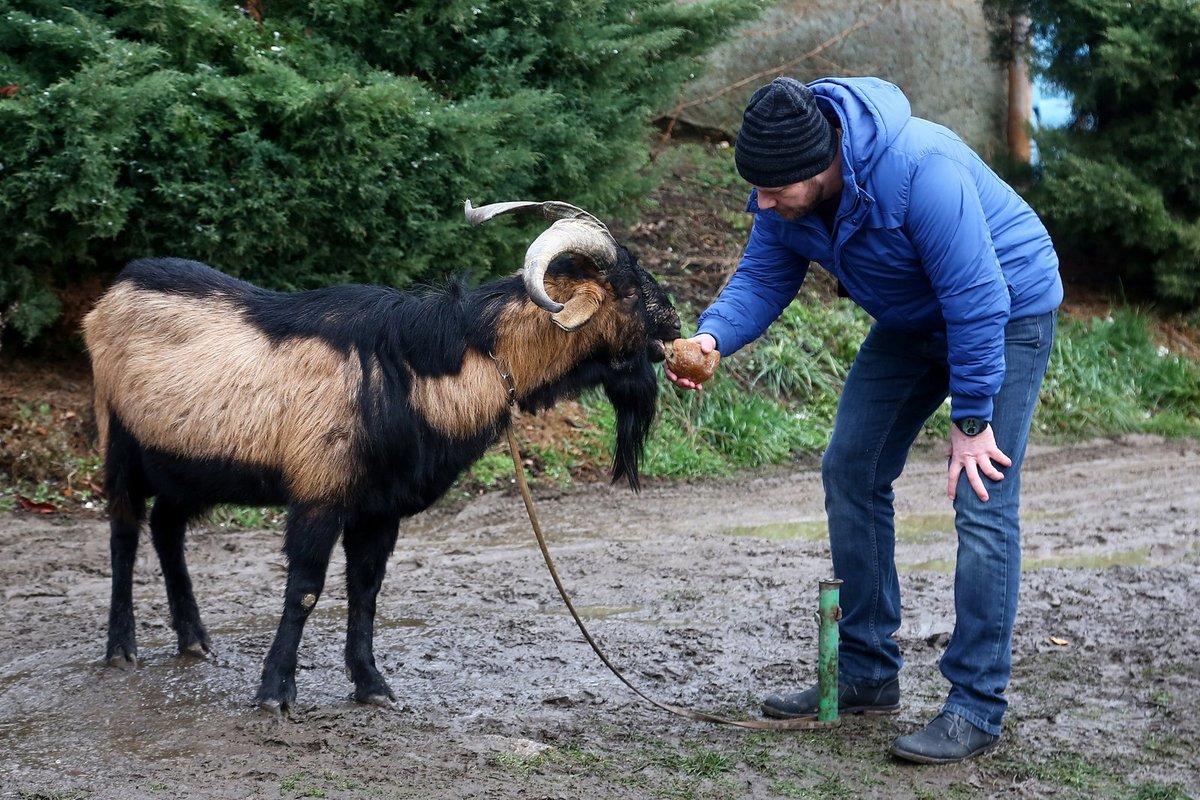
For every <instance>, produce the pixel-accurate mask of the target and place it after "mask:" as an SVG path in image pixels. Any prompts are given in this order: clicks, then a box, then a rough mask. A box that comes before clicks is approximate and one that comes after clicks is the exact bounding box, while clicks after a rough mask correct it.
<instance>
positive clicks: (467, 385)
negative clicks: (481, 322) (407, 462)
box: [411, 278, 628, 438]
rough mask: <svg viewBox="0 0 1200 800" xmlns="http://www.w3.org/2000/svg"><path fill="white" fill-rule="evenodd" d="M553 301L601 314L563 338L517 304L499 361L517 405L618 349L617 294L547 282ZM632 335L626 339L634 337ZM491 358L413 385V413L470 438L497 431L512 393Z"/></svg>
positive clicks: (470, 357)
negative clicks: (598, 353) (612, 345)
mask: <svg viewBox="0 0 1200 800" xmlns="http://www.w3.org/2000/svg"><path fill="white" fill-rule="evenodd" d="M546 290H547V292H548V293H549V294H550V296H551V297H554V298H555V299H559V300H560V302H564V300H563V299H561V298H570V297H577V298H579V299H581V300H583V301H584V302H586V303H587V304H589V305H591V306H599V308H598V310H597V311H596V312H595V314H593V315H592V316H591V319H589V320H587V322H586V323H584V324H583V325H582V327H580V328H579V329H578V330H576V331H571V332H568V331H564V330H563V329H562V328H560V327H559V326H558V325H556V324H555V323H554V322H553V320H552V319H551V315H550V314H549V313H547V312H546V311H545V310H543V309H541V308H538V307H537V306H536V305H534V304H533V303H531V302H528V301H522V302H513V303H511V304H510V305H509V306H508V308H507V309H505V310H504V311H503V312H502V313H501V314H500V318H499V321H498V324H497V330H496V352H495V356H496V359H498V361H499V365H500V366H501V367H502V368H504V369H507V370H508V372H509V374H510V375H511V376H512V380H513V384H514V385H515V386H516V389H517V396H518V397H522V398H523V397H526V396H528V395H529V394H530V393H531V392H533V391H535V390H537V389H539V388H541V387H543V386H545V385H546V384H548V383H552V382H554V381H556V380H558V379H560V378H562V377H563V375H565V374H566V373H567V371H568V370H570V369H571V368H572V367H574V366H575V365H576V364H578V363H579V362H580V361H582V360H583V359H584V358H585V357H586V356H587V355H589V354H590V353H592V352H593V351H595V350H596V349H597V347H599V345H600V344H601V342H604V341H617V340H618V339H617V338H616V336H617V331H618V329H619V327H620V325H621V324H622V323H624V324H626V325H627V324H628V322H627V321H625V320H622V319H621V317H620V314H619V312H618V310H617V308H616V305H615V299H614V298H613V296H612V294H611V292H609V291H607V290H606V289H604V288H602V287H600V285H598V284H596V283H594V282H590V281H589V282H582V283H581V282H580V281H577V280H576V281H571V280H568V279H565V278H559V279H557V280H554V279H548V280H547V281H546ZM627 335H628V334H626V336H627ZM497 366H498V365H497V363H496V361H494V360H493V359H492V358H491V357H490V356H489V355H488V354H487V353H478V352H474V351H469V352H468V353H467V355H466V358H465V359H464V360H463V366H462V369H461V370H460V371H459V372H458V373H457V374H455V375H446V376H443V377H440V378H420V377H416V376H414V377H413V391H412V398H411V402H412V406H413V408H414V409H415V410H416V411H417V413H419V414H421V415H422V416H423V417H425V419H427V420H428V421H429V423H430V424H431V425H432V426H433V427H434V428H436V429H437V430H439V431H441V432H442V433H445V434H446V435H448V436H452V437H455V438H464V437H466V436H468V435H473V434H475V433H477V432H478V431H479V430H481V429H482V428H483V427H484V426H486V425H489V424H491V423H492V422H493V421H494V420H496V419H497V418H499V417H500V415H501V414H503V413H504V410H505V407H506V406H507V405H508V395H507V387H506V386H505V384H504V381H503V379H502V378H501V377H500V372H499V370H498V369H497Z"/></svg>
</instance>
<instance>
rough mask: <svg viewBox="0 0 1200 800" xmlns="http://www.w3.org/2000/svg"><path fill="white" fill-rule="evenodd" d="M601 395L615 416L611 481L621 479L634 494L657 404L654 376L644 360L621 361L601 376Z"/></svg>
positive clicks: (652, 366)
mask: <svg viewBox="0 0 1200 800" xmlns="http://www.w3.org/2000/svg"><path fill="white" fill-rule="evenodd" d="M604 393H605V394H607V395H608V400H609V402H610V403H612V406H613V410H614V411H616V414H617V441H616V443H615V445H614V447H613V464H612V482H613V483H616V482H618V481H619V480H621V478H624V479H625V480H626V481H628V482H629V488H630V489H633V490H634V491H635V492H636V491H639V490H640V489H641V478H640V475H639V471H638V467H639V466H640V464H641V461H642V456H643V455H644V453H645V450H646V438H647V437H648V436H649V435H650V427H651V426H652V425H653V424H654V413H655V409H656V408H657V405H658V374H657V372H655V369H654V365H653V364H651V363H650V361H649V359H647V358H636V359H631V360H629V361H626V362H623V363H621V364H620V366H618V367H617V368H616V369H612V370H610V371H608V373H607V374H606V375H605V377H604Z"/></svg>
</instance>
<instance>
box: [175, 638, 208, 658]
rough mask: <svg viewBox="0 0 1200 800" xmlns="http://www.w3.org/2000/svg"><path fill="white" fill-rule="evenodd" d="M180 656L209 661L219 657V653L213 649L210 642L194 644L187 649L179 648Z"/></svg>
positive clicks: (186, 647) (187, 646)
mask: <svg viewBox="0 0 1200 800" xmlns="http://www.w3.org/2000/svg"><path fill="white" fill-rule="evenodd" d="M179 655H181V656H188V657H189V658H197V659H199V660H201V661H208V660H209V659H215V658H216V657H217V651H216V650H214V649H213V646H212V644H210V643H209V642H192V643H191V644H189V645H186V646H185V647H181V648H179Z"/></svg>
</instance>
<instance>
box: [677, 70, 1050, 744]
mask: <svg viewBox="0 0 1200 800" xmlns="http://www.w3.org/2000/svg"><path fill="white" fill-rule="evenodd" d="M736 148H737V149H736V154H735V158H736V164H737V168H738V172H739V173H740V174H741V175H742V177H743V178H744V179H745V180H746V181H747V182H748V183H749V184H750V185H751V186H752V191H751V193H750V200H749V203H748V205H747V210H748V211H749V212H751V213H752V214H754V227H753V230H752V231H751V233H750V241H749V243H748V244H747V246H746V250H745V253H744V254H743V256H742V259H741V263H740V264H739V266H738V269H737V272H736V273H735V274H734V275H733V277H732V278H731V279H730V281H729V283H728V284H727V285H726V287H725V288H724V289H723V290H722V291H721V293H720V295H719V296H718V297H717V299H716V300H715V301H714V302H713V304H712V305H711V306H710V307H709V308H708V309H707V310H706V311H705V312H704V313H703V314H702V315H701V316H700V323H699V326H698V333H697V335H696V336H695V337H694V338H695V339H696V340H697V341H698V342H699V343H700V345H701V347H702V348H703V349H704V350H705V351H706V352H708V351H711V350H713V349H718V350H720V351H721V352H722V353H723V354H724V355H726V356H728V355H730V354H732V353H734V352H736V351H737V350H738V349H740V348H741V347H742V346H744V345H746V344H748V343H749V342H751V341H753V340H754V339H756V338H757V337H759V336H760V335H761V334H762V333H763V332H764V331H765V330H766V328H767V326H769V325H770V324H771V323H772V322H773V321H774V320H775V319H776V318H777V317H778V316H779V315H780V313H782V311H783V309H784V308H785V307H786V306H787V305H788V304H789V303H790V302H791V301H792V299H793V298H794V297H795V296H796V292H797V290H798V289H799V287H800V284H801V282H802V281H803V280H804V276H805V273H806V272H807V270H808V266H809V261H810V260H811V261H815V262H817V263H818V264H820V265H821V266H822V267H824V268H825V269H826V270H828V271H829V272H831V273H832V274H833V275H834V276H835V277H836V278H837V280H838V283H839V286H840V287H841V288H842V289H843V290H844V292H845V293H846V294H848V295H849V297H850V298H851V299H852V300H853V301H854V302H855V303H857V304H858V305H860V306H861V307H862V308H863V309H865V310H866V311H867V312H868V313H870V314H871V316H872V317H874V319H875V324H874V325H873V327H872V329H871V332H870V333H869V334H868V335H867V338H866V340H865V341H864V342H863V343H862V346H861V348H860V350H859V352H858V355H857V357H856V358H855V360H854V366H853V367H852V368H851V370H850V373H849V375H848V376H847V378H846V383H845V386H844V388H843V391H842V397H841V401H840V403H839V406H838V412H837V420H836V422H835V424H834V430H833V436H832V438H831V439H830V441H829V446H828V448H827V449H826V451H825V454H824V457H823V458H822V462H821V473H822V478H823V481H824V485H825V510H826V515H827V517H828V521H829V539H830V547H831V552H832V557H833V567H834V573H835V575H836V576H837V577H838V578H841V579H842V580H843V581H844V584H843V586H842V589H841V605H842V614H843V616H842V621H841V649H840V682H839V689H840V692H839V707H840V710H841V711H842V712H843V713H849V714H854V713H862V714H889V713H896V712H897V711H898V710H899V706H900V687H899V681H898V678H897V676H898V674H899V671H900V667H901V665H902V663H903V661H902V658H901V654H900V648H899V645H898V644H897V643H896V640H895V638H894V635H895V633H896V630H897V629H898V628H899V627H900V584H899V579H898V577H897V573H896V566H895V558H894V553H895V542H896V535H895V526H894V509H893V492H892V482H893V481H894V480H895V479H896V478H897V477H898V476H899V475H900V472H901V470H902V469H903V468H904V463H905V460H906V458H907V456H908V452H909V449H910V447H911V446H912V444H913V442H914V441H915V440H916V437H917V435H918V433H919V432H920V431H921V428H922V426H923V425H924V423H925V421H926V420H927V419H928V418H929V417H930V416H931V415H932V414H933V413H934V411H936V410H937V409H938V407H940V406H941V405H942V404H943V402H945V400H946V398H947V397H949V401H950V417H951V419H952V420H953V426H952V427H951V429H950V432H949V434H950V448H949V453H950V457H949V466H948V474H947V493H948V495H949V497H950V499H951V500H952V501H953V504H954V512H955V526H956V528H957V532H958V558H957V566H956V569H955V578H954V610H955V626H954V633H953V635H952V637H951V639H950V643H949V645H948V646H947V648H946V652H945V653H944V654H943V656H942V659H941V671H942V674H943V675H944V676H945V677H946V678H947V680H949V682H950V693H949V696H948V697H947V699H946V702H945V704H944V705H943V707H942V711H941V713H940V714H939V715H938V716H937V717H936V718H935V719H934V720H933V721H932V722H930V723H929V724H928V725H927V726H926V727H925V728H923V729H922V730H919V731H917V732H915V733H913V734H910V735H907V736H901V737H900V738H898V739H897V740H896V742H895V743H894V745H893V746H892V749H891V752H892V754H894V755H896V756H899V757H902V758H905V759H909V760H912V761H918V762H922V763H949V762H954V761H960V760H962V759H964V758H970V757H971V756H975V755H979V754H981V753H984V752H987V751H988V750H991V749H993V748H994V747H995V746H996V745H997V744H998V743H999V740H1000V723H1001V718H1002V717H1003V715H1004V711H1005V709H1006V707H1007V700H1006V698H1005V694H1004V693H1005V688H1006V687H1007V685H1008V680H1009V675H1010V672H1011V666H1012V647H1011V643H1012V630H1013V621H1014V619H1015V617H1016V611H1017V593H1018V590H1019V586H1020V577H1021V548H1020V522H1019V518H1018V505H1019V494H1020V488H1021V462H1022V460H1023V459H1024V456H1025V446H1026V442H1027V440H1028V437H1029V428H1030V423H1031V420H1032V417H1033V411H1034V407H1035V405H1036V403H1037V398H1038V391H1039V388H1040V386H1041V383H1042V377H1043V376H1044V374H1045V371H1046V364H1047V361H1048V359H1049V356H1050V349H1051V345H1052V343H1053V340H1054V330H1055V322H1056V314H1057V308H1058V305H1059V303H1060V302H1061V300H1062V282H1061V280H1060V278H1059V274H1058V259H1057V256H1056V255H1055V253H1054V247H1053V245H1052V243H1051V241H1050V237H1049V235H1048V234H1047V232H1046V229H1045V227H1044V226H1043V225H1042V223H1041V221H1040V220H1039V219H1038V217H1037V215H1036V214H1035V213H1034V211H1033V210H1032V209H1031V208H1030V207H1029V206H1028V205H1027V204H1026V203H1025V202H1024V201H1023V200H1022V199H1021V198H1020V197H1019V196H1018V195H1017V194H1016V192H1014V191H1013V190H1012V189H1011V188H1010V187H1009V186H1008V185H1007V184H1005V183H1004V181H1002V180H1001V179H1000V178H999V177H998V176H997V175H996V174H995V173H994V172H993V171H992V170H991V169H989V168H988V166H987V165H986V164H984V162H983V161H982V160H981V159H980V158H979V157H978V156H977V155H976V154H975V153H974V152H972V151H971V149H970V148H968V147H967V146H966V145H965V144H964V143H963V142H962V141H961V140H960V139H959V138H958V137H957V136H956V135H955V134H954V133H952V132H951V131H949V130H947V129H946V128H944V127H942V126H940V125H936V124H934V123H932V122H929V121H927V120H923V119H920V118H917V117H914V116H912V114H911V109H910V107H909V103H908V100H907V99H906V98H905V97H904V95H903V93H902V92H901V91H900V89H899V88H897V87H896V86H894V85H892V84H890V83H887V82H885V81H882V80H879V79H875V78H849V79H824V80H818V81H815V82H813V83H811V84H808V85H805V84H802V83H800V82H798V81H795V80H793V79H791V78H777V79H776V80H774V81H772V82H771V83H770V84H768V85H766V86H763V87H762V88H760V89H759V90H758V91H757V92H755V93H754V95H753V97H752V98H751V100H750V103H749V105H748V106H747V108H746V112H745V116H744V118H743V123H742V127H741V130H740V132H739V133H738V138H737V144H736ZM667 376H668V378H670V379H671V380H672V381H673V382H675V383H676V384H677V385H678V386H680V387H682V388H686V389H699V388H700V387H699V385H697V384H696V383H694V382H692V381H690V380H688V379H686V378H681V377H679V376H677V375H675V374H674V373H672V372H670V370H668V371H667ZM816 710H817V688H816V687H815V686H813V687H810V688H808V689H807V690H805V691H801V692H798V693H795V694H787V695H783V696H779V695H772V696H770V697H768V698H767V699H766V701H765V702H764V703H763V711H764V713H766V714H768V715H770V716H775V717H804V716H809V715H815V714H816Z"/></svg>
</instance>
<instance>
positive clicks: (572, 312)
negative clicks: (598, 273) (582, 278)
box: [550, 281, 605, 333]
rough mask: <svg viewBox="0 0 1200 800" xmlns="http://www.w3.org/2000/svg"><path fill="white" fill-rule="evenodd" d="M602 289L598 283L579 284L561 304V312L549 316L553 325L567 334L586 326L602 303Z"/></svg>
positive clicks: (603, 295)
mask: <svg viewBox="0 0 1200 800" xmlns="http://www.w3.org/2000/svg"><path fill="white" fill-rule="evenodd" d="M604 297H605V294H604V289H603V288H602V287H601V286H600V284H598V283H592V282H591V281H588V282H587V283H581V284H579V285H578V286H576V287H575V291H573V292H571V296H570V297H569V298H568V299H567V301H566V302H565V303H563V310H562V311H559V312H558V313H557V314H551V315H550V319H552V320H554V324H555V325H557V326H558V327H560V328H562V329H563V330H564V331H567V332H568V333H570V332H572V331H577V330H579V329H580V328H582V327H583V326H584V325H586V324H587V321H588V320H590V319H591V318H592V315H593V314H595V313H596V311H597V310H598V309H599V308H600V304H601V303H603V302H604Z"/></svg>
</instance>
